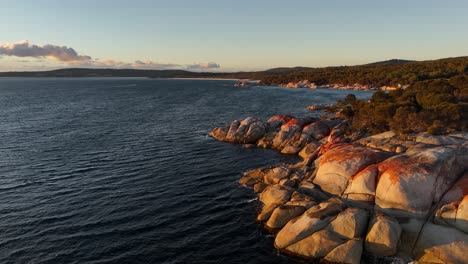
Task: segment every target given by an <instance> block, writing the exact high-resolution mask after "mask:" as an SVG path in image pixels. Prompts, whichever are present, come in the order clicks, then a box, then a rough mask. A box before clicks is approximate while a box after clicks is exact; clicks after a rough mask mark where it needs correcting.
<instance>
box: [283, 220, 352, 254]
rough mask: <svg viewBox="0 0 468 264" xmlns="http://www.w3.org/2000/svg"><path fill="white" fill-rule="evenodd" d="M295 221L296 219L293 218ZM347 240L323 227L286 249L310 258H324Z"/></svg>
mask: <svg viewBox="0 0 468 264" xmlns="http://www.w3.org/2000/svg"><path fill="white" fill-rule="evenodd" d="M292 221H294V220H292ZM344 242H346V240H345V239H343V238H342V237H340V236H338V235H336V234H335V233H333V232H332V231H329V230H328V229H323V230H320V231H318V232H315V233H313V234H312V235H310V236H308V237H306V238H304V239H302V240H300V241H298V242H296V243H294V244H292V245H290V246H288V247H287V248H286V251H288V252H292V253H294V254H298V255H301V256H304V257H308V258H314V259H318V258H323V257H325V256H326V255H327V254H328V253H329V252H330V251H332V250H333V249H334V248H336V247H337V246H339V245H341V244H343V243H344Z"/></svg>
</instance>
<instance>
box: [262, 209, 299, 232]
mask: <svg viewBox="0 0 468 264" xmlns="http://www.w3.org/2000/svg"><path fill="white" fill-rule="evenodd" d="M304 211H305V207H303V206H294V205H280V206H278V207H276V209H275V210H274V211H273V213H272V214H271V216H270V219H268V221H267V223H266V225H267V227H269V228H273V229H277V228H282V227H283V226H284V225H286V223H287V222H289V220H291V219H293V218H295V217H297V216H299V215H301V214H303V213H304Z"/></svg>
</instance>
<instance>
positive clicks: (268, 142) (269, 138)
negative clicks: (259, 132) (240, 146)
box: [257, 131, 278, 148]
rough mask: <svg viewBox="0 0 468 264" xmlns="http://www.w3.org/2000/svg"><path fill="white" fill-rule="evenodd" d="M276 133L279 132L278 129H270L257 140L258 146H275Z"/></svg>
mask: <svg viewBox="0 0 468 264" xmlns="http://www.w3.org/2000/svg"><path fill="white" fill-rule="evenodd" d="M276 134H278V132H276V131H270V132H268V133H266V134H265V136H264V137H262V138H260V139H259V140H258V142H257V147H259V148H271V147H272V146H273V140H274V139H275V137H276Z"/></svg>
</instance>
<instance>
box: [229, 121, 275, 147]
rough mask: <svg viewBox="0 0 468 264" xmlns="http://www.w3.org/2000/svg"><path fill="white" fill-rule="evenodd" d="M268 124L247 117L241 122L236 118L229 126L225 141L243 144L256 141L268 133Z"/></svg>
mask: <svg viewBox="0 0 468 264" xmlns="http://www.w3.org/2000/svg"><path fill="white" fill-rule="evenodd" d="M266 129H267V126H266V124H265V123H263V122H262V121H260V120H258V119H256V118H253V117H247V118H245V119H244V120H242V121H241V122H239V121H237V120H234V122H232V123H231V125H230V126H229V130H228V132H227V135H226V138H225V141H227V142H235V143H242V144H252V143H256V142H257V141H258V140H259V139H260V138H261V137H262V136H263V135H265V133H266Z"/></svg>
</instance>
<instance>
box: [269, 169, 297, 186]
mask: <svg viewBox="0 0 468 264" xmlns="http://www.w3.org/2000/svg"><path fill="white" fill-rule="evenodd" d="M290 173H291V170H290V169H289V168H286V167H282V166H279V167H275V168H272V169H270V170H268V171H267V172H266V173H265V175H264V176H263V181H264V182H265V183H266V184H269V185H271V184H277V183H279V182H280V181H281V180H282V179H285V178H287V177H288V176H289V174H290Z"/></svg>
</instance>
